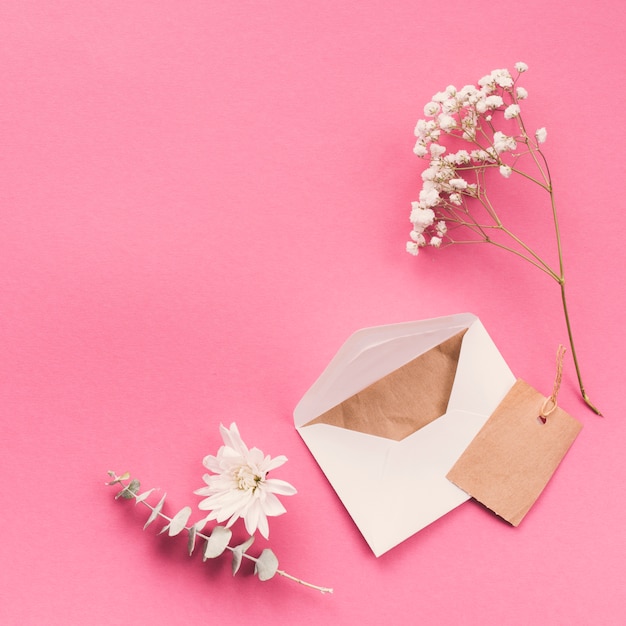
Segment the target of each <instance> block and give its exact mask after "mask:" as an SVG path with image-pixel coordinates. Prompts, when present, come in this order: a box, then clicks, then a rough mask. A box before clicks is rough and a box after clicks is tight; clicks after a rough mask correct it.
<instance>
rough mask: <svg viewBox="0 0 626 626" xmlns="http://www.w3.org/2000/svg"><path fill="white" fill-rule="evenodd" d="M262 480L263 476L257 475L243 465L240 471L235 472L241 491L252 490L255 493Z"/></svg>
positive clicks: (247, 466)
mask: <svg viewBox="0 0 626 626" xmlns="http://www.w3.org/2000/svg"><path fill="white" fill-rule="evenodd" d="M262 480H263V476H259V475H258V474H256V473H255V472H254V471H253V469H252V468H251V467H250V466H249V465H242V466H241V467H239V469H237V470H235V481H236V482H237V489H241V491H248V490H250V489H252V491H254V490H255V489H256V488H257V487H258V486H259V483H260V482H261V481H262Z"/></svg>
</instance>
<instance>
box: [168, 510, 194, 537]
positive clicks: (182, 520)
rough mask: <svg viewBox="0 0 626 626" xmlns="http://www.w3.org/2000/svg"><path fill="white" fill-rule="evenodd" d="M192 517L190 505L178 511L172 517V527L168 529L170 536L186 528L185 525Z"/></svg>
mask: <svg viewBox="0 0 626 626" xmlns="http://www.w3.org/2000/svg"><path fill="white" fill-rule="evenodd" d="M190 517H191V507H190V506H186V507H184V508H183V509H181V510H180V511H178V513H176V515H174V517H172V521H171V522H170V528H169V531H168V534H169V536H170V537H173V536H174V535H178V533H179V532H181V531H182V530H183V529H184V528H185V526H186V525H187V521H188V520H189V518H190Z"/></svg>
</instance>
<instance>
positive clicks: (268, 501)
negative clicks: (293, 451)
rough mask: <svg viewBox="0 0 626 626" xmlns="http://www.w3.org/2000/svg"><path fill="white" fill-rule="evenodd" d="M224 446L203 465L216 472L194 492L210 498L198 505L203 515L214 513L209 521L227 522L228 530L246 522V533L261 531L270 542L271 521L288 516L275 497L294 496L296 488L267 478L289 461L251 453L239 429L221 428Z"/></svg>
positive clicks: (255, 449)
mask: <svg viewBox="0 0 626 626" xmlns="http://www.w3.org/2000/svg"><path fill="white" fill-rule="evenodd" d="M220 433H221V435H222V439H223V440H224V445H223V446H222V447H221V448H220V449H219V450H218V452H217V455H216V456H212V455H209V456H206V457H205V458H204V460H203V461H202V463H203V465H204V466H205V467H206V468H207V469H208V470H210V471H211V472H213V475H211V474H205V475H204V476H203V477H202V479H203V480H204V482H205V483H206V484H207V486H206V487H201V488H200V489H197V490H196V491H194V493H195V494H197V495H199V496H207V497H206V498H205V499H204V500H202V501H201V502H200V503H199V504H198V508H199V509H201V510H202V511H211V513H210V515H209V516H208V517H207V519H208V520H217V522H218V523H221V522H223V521H225V520H228V522H227V523H226V527H230V526H232V524H234V523H235V521H236V520H237V519H239V518H240V517H241V518H243V520H244V523H245V526H246V531H247V532H248V534H249V535H250V536H252V535H253V534H254V533H255V532H256V530H257V529H258V530H259V532H260V533H261V535H263V537H265V538H266V539H267V537H268V536H269V525H268V522H267V518H268V517H273V516H276V515H281V514H283V513H285V507H284V506H283V505H282V504H281V503H280V501H279V500H278V498H277V497H276V494H278V495H283V496H291V495H293V494H295V493H296V489H295V487H293V486H292V485H290V484H289V483H288V482H286V481H284V480H279V479H277V478H268V477H267V474H268V473H269V472H270V471H272V470H274V469H276V468H277V467H280V466H281V465H283V463H285V461H287V457H285V456H277V457H276V458H274V459H272V457H270V456H269V455H268V456H265V455H264V454H263V452H261V450H259V449H258V448H251V449H248V447H247V446H246V444H245V443H244V442H243V441H242V439H241V436H240V435H239V430H238V429H237V425H236V424H235V423H232V424H231V425H230V428H226V427H224V426H223V425H221V424H220Z"/></svg>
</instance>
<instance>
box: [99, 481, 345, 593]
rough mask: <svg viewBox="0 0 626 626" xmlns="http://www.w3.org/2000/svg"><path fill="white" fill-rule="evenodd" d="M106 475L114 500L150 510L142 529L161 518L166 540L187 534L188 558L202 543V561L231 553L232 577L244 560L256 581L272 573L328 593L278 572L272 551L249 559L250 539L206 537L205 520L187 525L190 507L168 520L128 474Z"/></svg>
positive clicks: (218, 531) (227, 533)
mask: <svg viewBox="0 0 626 626" xmlns="http://www.w3.org/2000/svg"><path fill="white" fill-rule="evenodd" d="M108 475H109V476H110V477H111V480H110V481H109V482H107V483H106V484H107V485H109V486H114V485H120V486H121V487H122V489H121V490H120V491H119V492H118V493H117V495H116V496H115V497H116V499H118V498H122V499H124V500H131V499H134V501H135V504H139V503H141V504H143V505H144V506H145V507H147V508H148V509H149V510H150V516H149V517H148V521H147V522H146V524H145V525H144V530H145V529H146V528H147V527H148V526H149V525H150V524H151V523H152V522H154V521H155V520H156V519H158V518H161V519H163V520H165V521H166V524H165V526H163V527H162V528H161V531H160V533H159V534H161V533H165V532H167V533H168V535H169V536H170V537H173V536H175V535H178V534H180V533H182V532H186V533H187V534H188V537H189V540H188V551H189V556H191V555H192V554H193V552H194V549H195V546H196V542H197V541H198V540H200V541H204V549H203V556H202V560H203V561H206V560H207V559H213V558H216V557H218V556H220V555H221V554H223V553H224V552H225V551H227V550H228V551H229V552H231V553H232V570H233V576H234V575H235V574H236V573H237V572H238V571H239V567H240V565H241V561H242V559H247V560H249V561H252V562H253V563H254V573H255V574H256V575H257V576H258V578H259V580H262V581H265V580H269V579H270V578H273V577H274V576H275V575H276V574H278V575H279V576H283V577H284V578H288V579H289V580H292V581H294V582H297V583H298V584H300V585H302V586H304V587H309V588H310V589H315V590H316V591H320V592H321V593H332V592H333V590H332V588H330V587H320V586H318V585H313V584H311V583H308V582H306V581H304V580H302V579H300V578H296V577H295V576H292V575H291V574H288V573H287V572H285V571H284V570H281V569H278V559H277V558H276V555H275V554H274V552H272V550H270V549H269V548H266V549H264V550H263V551H262V552H261V554H260V555H259V556H256V557H255V556H252V555H251V554H248V553H247V550H248V548H250V546H251V545H252V543H253V541H254V536H251V537H249V538H248V539H247V540H246V541H245V542H243V543H242V544H239V545H237V546H231V545H230V540H231V537H232V531H231V530H230V528H227V527H225V526H215V527H214V528H213V530H212V532H211V533H210V534H205V533H203V532H202V530H203V528H204V526H205V524H206V522H207V520H206V519H204V520H200V521H199V522H196V523H195V524H189V523H188V522H189V518H190V517H191V507H189V506H186V507H184V508H182V509H181V510H180V511H178V513H176V515H174V516H173V517H170V516H169V515H166V514H165V513H164V512H163V510H162V509H163V505H164V503H165V498H166V495H163V497H162V498H161V499H160V500H159V502H158V503H157V504H156V505H152V504H150V503H149V502H148V497H149V496H150V495H151V494H152V492H153V491H154V489H150V490H149V491H145V492H143V493H139V488H140V483H139V481H138V480H137V479H132V480H131V478H130V475H129V474H128V473H126V474H123V475H121V476H117V475H116V473H115V472H112V471H109V472H108Z"/></svg>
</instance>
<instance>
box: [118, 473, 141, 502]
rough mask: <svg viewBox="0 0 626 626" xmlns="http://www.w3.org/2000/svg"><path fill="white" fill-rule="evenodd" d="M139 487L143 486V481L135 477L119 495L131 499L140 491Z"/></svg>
mask: <svg viewBox="0 0 626 626" xmlns="http://www.w3.org/2000/svg"><path fill="white" fill-rule="evenodd" d="M139 487H141V483H140V482H139V481H138V480H137V479H136V478H133V479H132V480H131V481H130V482H129V483H128V485H127V486H126V487H125V488H124V489H122V491H120V493H119V494H118V495H119V496H120V497H121V498H124V499H125V500H130V499H131V498H134V497H135V494H136V493H137V492H138V491H139Z"/></svg>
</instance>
